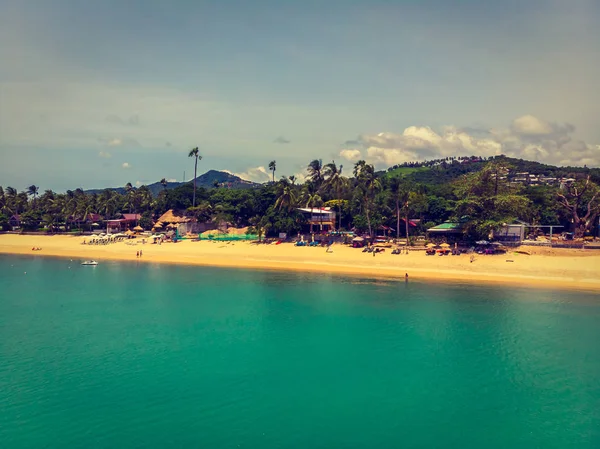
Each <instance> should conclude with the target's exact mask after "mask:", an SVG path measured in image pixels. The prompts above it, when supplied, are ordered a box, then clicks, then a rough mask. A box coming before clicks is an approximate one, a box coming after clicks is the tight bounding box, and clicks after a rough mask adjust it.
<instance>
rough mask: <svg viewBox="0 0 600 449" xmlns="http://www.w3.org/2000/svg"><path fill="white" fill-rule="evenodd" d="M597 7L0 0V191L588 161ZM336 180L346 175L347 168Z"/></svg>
mask: <svg viewBox="0 0 600 449" xmlns="http://www.w3.org/2000/svg"><path fill="white" fill-rule="evenodd" d="M599 20H600V2H598V1H596V0H573V1H569V2H566V1H562V0H560V1H559V0H556V1H555V0H544V1H540V0H530V1H527V2H523V1H512V0H507V1H499V2H482V1H471V0H466V1H459V2H447V1H443V0H431V1H427V0H424V1H416V0H415V1H408V0H404V1H401V0H398V1H369V2H367V1H351V0H347V1H336V0H330V1H328V2H322V1H252V2H249V1H220V2H202V1H191V0H190V1H183V0H180V1H173V2H164V1H154V0H145V1H141V0H132V1H126V2H124V1H113V0H106V1H101V2H100V1H98V2H83V1H74V0H73V1H67V0H27V1H23V0H0V61H2V63H1V64H0V160H1V162H2V163H1V164H0V185H4V186H6V185H12V186H14V187H16V188H19V189H22V188H24V187H25V186H27V185H29V184H31V183H36V184H38V185H40V187H41V188H42V189H45V188H52V189H56V190H64V189H67V188H76V187H78V186H82V187H84V188H94V187H105V186H118V185H123V184H125V183H126V182H132V183H134V184H135V183H138V184H141V183H151V182H155V181H157V180H159V179H161V178H162V177H166V178H168V179H177V180H181V179H182V177H183V172H184V170H185V172H186V178H188V179H189V178H190V177H191V174H192V169H193V164H192V161H191V160H188V159H187V158H186V152H187V151H188V150H189V149H190V148H191V147H193V146H198V147H200V151H201V154H202V155H203V160H202V162H201V164H200V172H204V171H205V170H207V169H211V168H214V169H226V170H230V171H232V172H234V173H238V174H241V175H243V176H244V177H246V178H249V179H252V180H258V181H261V180H265V179H266V175H265V174H264V173H263V172H264V167H266V166H267V164H268V162H269V161H270V160H272V159H275V160H277V165H278V171H277V175H283V174H286V175H290V174H301V173H302V172H303V170H304V168H305V166H306V164H307V163H308V161H310V160H311V159H314V158H322V159H323V160H325V161H329V160H332V159H335V160H336V162H339V163H344V165H345V166H347V167H350V165H351V164H352V163H353V162H355V161H356V160H357V159H358V158H364V159H366V160H367V161H369V162H371V163H374V164H376V165H377V166H378V167H379V168H383V167H386V166H389V165H393V164H394V163H400V162H403V161H405V160H414V159H423V158H431V157H439V156H448V155H461V154H482V155H492V154H498V153H505V154H510V155H514V156H519V157H525V158H529V159H537V160H541V161H545V162H550V163H556V164H588V165H594V166H597V165H600V146H598V145H599V144H600V128H599V127H598V126H597V117H598V113H599V112H600V110H599V109H600V107H599V105H600V93H599V92H600V90H598V89H597V86H596V84H597V80H598V79H600V30H599V28H598V27H597V26H596V24H597V23H598V21H599ZM348 172H349V170H348Z"/></svg>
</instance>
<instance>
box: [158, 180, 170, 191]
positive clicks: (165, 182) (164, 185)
mask: <svg viewBox="0 0 600 449" xmlns="http://www.w3.org/2000/svg"><path fill="white" fill-rule="evenodd" d="M160 183H161V184H162V186H163V189H165V190H167V185H169V183H168V182H167V180H166V179H165V178H163V179H161V180H160Z"/></svg>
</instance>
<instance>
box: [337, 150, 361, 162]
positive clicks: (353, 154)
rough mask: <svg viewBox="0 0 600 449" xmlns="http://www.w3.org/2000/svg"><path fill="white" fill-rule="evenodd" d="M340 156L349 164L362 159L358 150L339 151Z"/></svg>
mask: <svg viewBox="0 0 600 449" xmlns="http://www.w3.org/2000/svg"><path fill="white" fill-rule="evenodd" d="M340 156H342V157H343V158H344V159H347V160H349V161H350V162H356V161H358V160H360V158H361V157H362V155H361V153H360V150H356V149H345V150H342V151H340Z"/></svg>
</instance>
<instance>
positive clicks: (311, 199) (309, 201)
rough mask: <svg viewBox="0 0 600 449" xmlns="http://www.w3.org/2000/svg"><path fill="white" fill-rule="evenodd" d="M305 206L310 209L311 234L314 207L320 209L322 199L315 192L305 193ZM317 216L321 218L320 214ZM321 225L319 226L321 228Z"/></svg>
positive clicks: (311, 230)
mask: <svg viewBox="0 0 600 449" xmlns="http://www.w3.org/2000/svg"><path fill="white" fill-rule="evenodd" d="M305 199H306V206H305V207H310V233H311V234H312V233H313V222H312V217H313V210H314V208H315V207H321V205H322V204H323V199H322V198H321V196H320V195H319V194H318V193H317V192H310V191H309V192H307V193H306V197H305ZM319 216H321V214H319ZM322 226H323V225H321V227H322Z"/></svg>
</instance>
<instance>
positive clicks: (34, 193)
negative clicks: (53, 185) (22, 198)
mask: <svg viewBox="0 0 600 449" xmlns="http://www.w3.org/2000/svg"><path fill="white" fill-rule="evenodd" d="M39 191H40V188H39V187H38V186H36V185H34V184H31V185H30V186H29V187H27V195H29V196H32V197H33V207H34V209H35V207H36V206H37V204H36V203H37V201H36V200H37V195H38V192H39Z"/></svg>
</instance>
